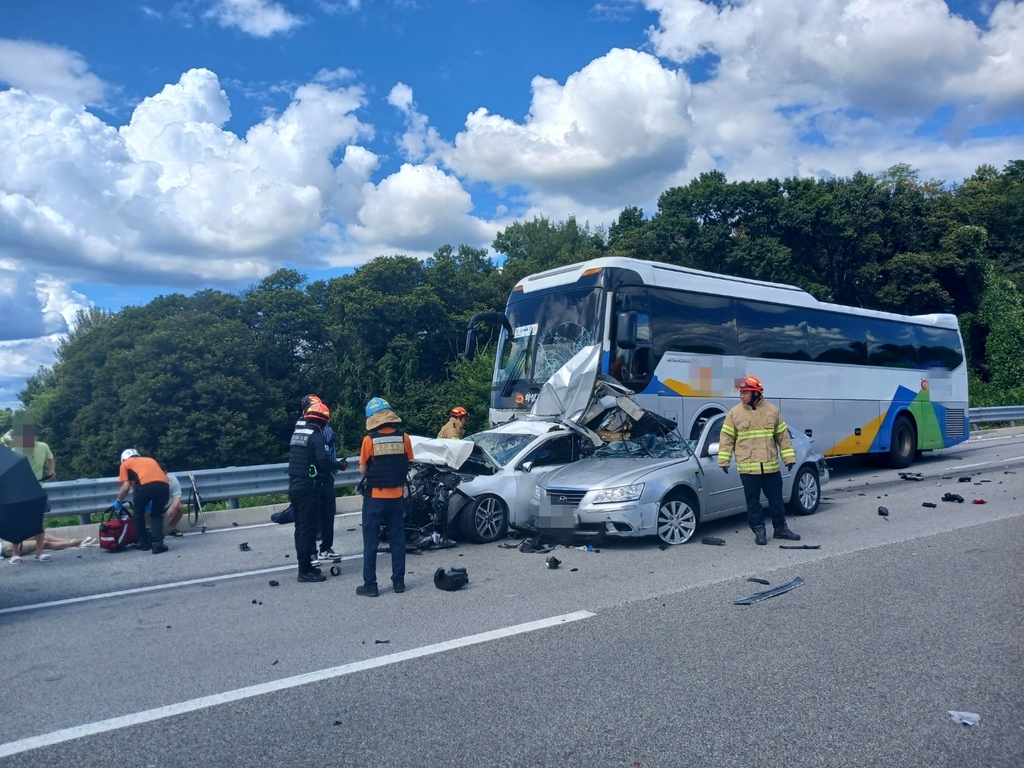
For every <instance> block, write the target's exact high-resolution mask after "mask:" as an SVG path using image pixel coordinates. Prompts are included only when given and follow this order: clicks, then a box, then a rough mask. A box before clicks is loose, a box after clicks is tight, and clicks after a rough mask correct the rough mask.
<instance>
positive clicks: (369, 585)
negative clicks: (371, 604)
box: [324, 577, 379, 597]
mask: <svg viewBox="0 0 1024 768" xmlns="http://www.w3.org/2000/svg"><path fill="white" fill-rule="evenodd" d="M324 578H326V577H324ZM356 594H357V595H362V596H363V597H376V596H377V595H378V594H379V593H378V592H377V582H376V581H367V582H366V583H365V584H360V585H359V586H358V587H356Z"/></svg>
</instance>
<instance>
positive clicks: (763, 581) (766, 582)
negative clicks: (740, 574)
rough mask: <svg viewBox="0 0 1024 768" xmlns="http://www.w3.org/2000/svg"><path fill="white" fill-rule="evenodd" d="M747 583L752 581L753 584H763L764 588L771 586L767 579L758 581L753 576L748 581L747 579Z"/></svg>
mask: <svg viewBox="0 0 1024 768" xmlns="http://www.w3.org/2000/svg"><path fill="white" fill-rule="evenodd" d="M747 581H752V582H754V583H755V584H764V585H765V586H767V585H769V584H771V582H770V581H768V579H758V578H756V577H754V576H751V577H750V578H749V579H747Z"/></svg>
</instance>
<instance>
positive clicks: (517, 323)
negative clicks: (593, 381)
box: [493, 288, 604, 408]
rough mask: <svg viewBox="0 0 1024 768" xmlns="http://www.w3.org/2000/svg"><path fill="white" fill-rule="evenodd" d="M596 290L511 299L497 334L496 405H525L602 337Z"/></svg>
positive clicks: (599, 292)
mask: <svg viewBox="0 0 1024 768" xmlns="http://www.w3.org/2000/svg"><path fill="white" fill-rule="evenodd" d="M603 296H604V291H603V290H602V289H600V288H582V289H577V290H565V289H564V288H559V289H558V290H557V291H552V292H549V293H531V294H526V295H522V296H520V297H518V298H517V297H513V298H512V299H511V300H510V302H509V305H508V309H507V311H506V316H507V317H508V320H509V323H510V324H511V326H512V333H511V335H509V334H508V332H507V331H504V330H503V331H502V332H501V337H500V338H499V340H498V354H497V360H496V363H495V376H494V385H495V389H494V403H493V404H494V406H495V407H499V408H500V407H506V408H509V407H511V408H515V407H519V408H522V407H525V406H529V405H530V404H531V403H532V402H533V400H534V399H536V393H537V391H538V390H539V389H540V387H541V386H542V385H543V384H544V382H546V381H547V380H548V379H549V378H551V376H552V374H554V373H555V371H557V370H558V369H559V368H561V367H562V366H563V365H565V363H566V362H568V361H569V359H570V358H571V357H572V356H573V355H575V354H576V353H577V352H579V351H580V350H581V349H583V348H584V347H587V346H590V345H591V344H596V343H598V342H599V341H600V340H601V327H600V326H601V308H602V297H603Z"/></svg>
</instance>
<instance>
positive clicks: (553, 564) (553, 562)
mask: <svg viewBox="0 0 1024 768" xmlns="http://www.w3.org/2000/svg"><path fill="white" fill-rule="evenodd" d="M544 562H546V563H547V564H548V568H550V569H551V570H554V569H555V568H557V567H558V566H560V565H561V564H562V561H561V560H559V559H558V558H557V557H555V556H554V555H551V557H549V558H548V559H547V560H545V561H544Z"/></svg>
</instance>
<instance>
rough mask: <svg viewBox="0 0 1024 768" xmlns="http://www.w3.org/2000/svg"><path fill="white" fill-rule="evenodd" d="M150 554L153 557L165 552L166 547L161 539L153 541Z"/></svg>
mask: <svg viewBox="0 0 1024 768" xmlns="http://www.w3.org/2000/svg"><path fill="white" fill-rule="evenodd" d="M151 546H152V550H151V551H152V552H153V554H154V555H159V554H160V553H161V552H166V551H167V545H166V544H164V540H163V539H153V544H152V545H151Z"/></svg>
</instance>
